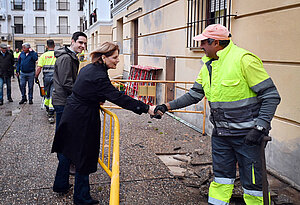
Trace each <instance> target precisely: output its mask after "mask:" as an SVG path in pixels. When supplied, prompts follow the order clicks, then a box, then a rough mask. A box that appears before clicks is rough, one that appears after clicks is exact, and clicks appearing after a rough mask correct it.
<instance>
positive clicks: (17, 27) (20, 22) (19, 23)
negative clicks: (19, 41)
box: [14, 16, 23, 34]
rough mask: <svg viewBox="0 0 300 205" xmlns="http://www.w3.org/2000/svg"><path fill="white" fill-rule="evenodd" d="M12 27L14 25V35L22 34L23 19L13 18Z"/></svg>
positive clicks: (19, 17) (20, 17)
mask: <svg viewBox="0 0 300 205" xmlns="http://www.w3.org/2000/svg"><path fill="white" fill-rule="evenodd" d="M14 25H15V33H16V34H20V33H23V17H22V16H15V17H14Z"/></svg>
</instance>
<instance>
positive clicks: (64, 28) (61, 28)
mask: <svg viewBox="0 0 300 205" xmlns="http://www.w3.org/2000/svg"><path fill="white" fill-rule="evenodd" d="M58 33H60V34H68V33H69V26H68V17H59V25H58Z"/></svg>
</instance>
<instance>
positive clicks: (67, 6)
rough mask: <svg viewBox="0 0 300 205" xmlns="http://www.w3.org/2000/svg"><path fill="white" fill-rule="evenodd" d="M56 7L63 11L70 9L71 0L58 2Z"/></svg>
mask: <svg viewBox="0 0 300 205" xmlns="http://www.w3.org/2000/svg"><path fill="white" fill-rule="evenodd" d="M56 9H57V10H62V11H69V10H70V2H59V1H58V2H56Z"/></svg>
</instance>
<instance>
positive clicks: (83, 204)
mask: <svg viewBox="0 0 300 205" xmlns="http://www.w3.org/2000/svg"><path fill="white" fill-rule="evenodd" d="M74 204H75V205H89V204H99V201H98V200H96V199H93V198H91V199H90V200H88V201H86V202H76V201H74Z"/></svg>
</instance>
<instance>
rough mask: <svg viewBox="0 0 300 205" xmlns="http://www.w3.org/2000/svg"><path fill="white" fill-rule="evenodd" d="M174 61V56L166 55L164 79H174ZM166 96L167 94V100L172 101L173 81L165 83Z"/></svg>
mask: <svg viewBox="0 0 300 205" xmlns="http://www.w3.org/2000/svg"><path fill="white" fill-rule="evenodd" d="M175 62H176V58H175V57H171V56H167V58H166V80H173V81H174V80H175ZM166 92H167V94H166V96H167V101H166V102H169V101H172V100H174V92H175V85H174V83H167V84H166Z"/></svg>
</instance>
